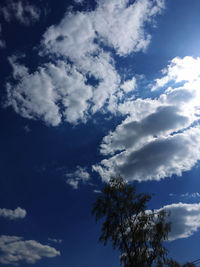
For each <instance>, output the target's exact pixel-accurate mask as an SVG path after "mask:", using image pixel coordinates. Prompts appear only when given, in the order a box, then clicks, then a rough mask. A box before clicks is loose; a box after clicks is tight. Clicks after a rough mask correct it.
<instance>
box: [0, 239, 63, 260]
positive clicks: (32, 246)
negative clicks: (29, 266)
mask: <svg viewBox="0 0 200 267" xmlns="http://www.w3.org/2000/svg"><path fill="white" fill-rule="evenodd" d="M0 253H1V258H0V263H2V264H14V265H17V264H18V263H19V262H21V261H24V262H26V263H36V261H38V260H40V259H42V258H44V257H47V258H53V257H56V256H58V255H60V252H59V251H57V250H56V249H55V248H52V247H50V246H47V245H42V244H40V243H39V242H37V241H35V240H25V241H24V240H23V238H22V237H18V236H6V235H2V236H0Z"/></svg>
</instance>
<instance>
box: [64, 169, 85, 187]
mask: <svg viewBox="0 0 200 267" xmlns="http://www.w3.org/2000/svg"><path fill="white" fill-rule="evenodd" d="M66 178H67V180H66V183H67V184H68V185H70V186H72V187H73V188H74V189H78V186H79V184H80V183H85V182H87V181H88V180H89V179H90V174H89V173H88V172H87V169H86V168H82V167H80V166H77V168H76V170H75V171H74V172H71V173H67V174H66Z"/></svg>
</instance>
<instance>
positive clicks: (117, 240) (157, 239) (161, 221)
mask: <svg viewBox="0 0 200 267" xmlns="http://www.w3.org/2000/svg"><path fill="white" fill-rule="evenodd" d="M150 199H151V196H150V195H149V194H136V188H135V187H133V186H131V185H129V184H127V183H126V182H125V181H124V179H123V178H121V177H118V178H111V179H110V182H109V183H108V184H107V185H106V186H105V187H104V189H103V192H102V194H101V195H100V196H99V197H98V198H97V200H96V202H95V203H94V205H93V210H92V214H93V215H94V216H95V217H96V221H99V220H103V222H102V229H101V235H100V238H99V240H100V241H101V242H103V243H104V245H106V244H107V242H108V241H111V242H112V245H113V248H114V249H118V250H119V251H120V253H121V257H120V261H121V264H123V265H124V267H138V266H140V267H146V266H148V267H150V266H156V265H157V266H163V265H162V264H163V263H164V262H165V261H166V255H167V250H166V248H165V247H164V246H163V241H164V240H167V238H168V233H169V231H170V223H169V222H166V220H165V219H166V217H167V216H168V214H167V213H166V212H164V211H160V212H157V213H155V212H154V211H149V210H147V203H148V202H149V200H150Z"/></svg>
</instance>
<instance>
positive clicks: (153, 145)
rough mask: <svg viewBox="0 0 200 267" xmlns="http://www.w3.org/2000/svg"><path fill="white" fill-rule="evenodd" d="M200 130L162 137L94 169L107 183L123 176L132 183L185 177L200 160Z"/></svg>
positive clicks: (105, 160)
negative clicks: (113, 177)
mask: <svg viewBox="0 0 200 267" xmlns="http://www.w3.org/2000/svg"><path fill="white" fill-rule="evenodd" d="M199 142H200V128H198V127H197V128H192V129H190V130H187V131H185V132H184V133H178V134H174V135H173V136H168V137H160V138H156V139H155V140H152V141H150V142H148V143H146V144H143V145H142V146H141V147H140V148H138V149H137V150H132V149H126V150H125V151H123V152H121V153H118V154H116V155H115V156H112V157H110V158H109V159H104V160H102V161H101V164H99V165H95V166H93V169H94V170H95V171H97V172H99V174H100V175H101V177H102V178H103V179H104V180H108V179H109V178H110V177H111V176H113V175H115V174H118V173H120V174H121V175H122V176H123V177H125V178H126V179H128V180H130V181H131V180H138V181H146V180H160V179H161V178H165V177H170V176H172V175H173V174H176V175H179V176H180V175H182V172H184V171H189V170H190V169H191V168H192V167H193V166H194V165H195V164H196V163H197V161H198V160H199V159H200V143H199Z"/></svg>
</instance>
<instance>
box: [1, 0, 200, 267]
mask: <svg viewBox="0 0 200 267" xmlns="http://www.w3.org/2000/svg"><path fill="white" fill-rule="evenodd" d="M199 10H200V2H199V1H198V0H193V1H189V0H153V1H152V0H138V1H128V0H115V1H112V0H107V1H105V0H96V1H92V0H91V1H86V0H85V1H84V0H71V1H63V0H60V1H59V3H58V1H55V0H36V1H34V3H33V1H28V0H27V1H22V0H19V1H14V0H10V1H6V0H5V1H1V4H0V56H1V71H0V81H1V107H0V109H1V115H0V116H1V151H0V158H1V165H0V170H1V175H0V266H8V267H9V266H14V265H16V264H18V265H19V266H22V267H24V266H29V265H30V266H36V267H45V266H48V267H51V266H56V267H64V266H70V267H77V266H79V267H88V266H89V267H102V266H104V267H112V266H113V267H114V266H115V267H116V266H119V254H118V252H117V251H113V250H112V247H111V246H107V247H104V246H103V245H102V244H99V243H98V236H99V233H100V225H96V224H95V221H94V218H92V216H91V208H92V203H93V202H94V201H95V199H96V197H97V196H98V194H100V193H101V188H102V186H103V185H104V184H105V182H107V181H108V179H109V177H110V176H112V175H115V174H116V173H120V174H121V175H122V176H123V177H124V178H125V179H126V180H128V181H129V182H130V183H132V184H136V185H137V190H138V192H148V193H150V194H155V195H154V197H153V198H152V200H151V201H150V203H149V208H153V209H157V210H158V209H162V208H165V209H166V210H170V211H171V217H170V221H171V222H172V231H171V233H170V235H169V241H168V242H167V243H166V247H167V248H168V249H169V255H170V256H172V257H173V258H175V259H176V260H178V261H179V262H181V263H182V262H185V261H193V260H196V259H198V258H199V243H200V232H199V227H200V189H199V186H200V182H199V172H200V169H199V160H200V145H199V144H200V125H199V116H200V107H199V103H200V91H199V90H200V57H199V55H200V34H199V27H200V16H199Z"/></svg>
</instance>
